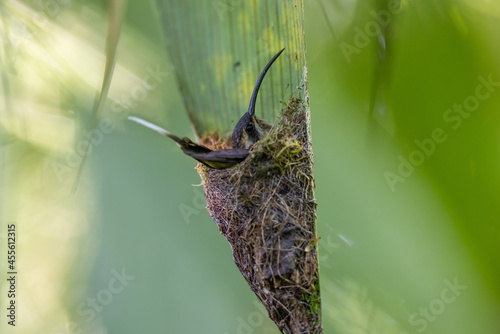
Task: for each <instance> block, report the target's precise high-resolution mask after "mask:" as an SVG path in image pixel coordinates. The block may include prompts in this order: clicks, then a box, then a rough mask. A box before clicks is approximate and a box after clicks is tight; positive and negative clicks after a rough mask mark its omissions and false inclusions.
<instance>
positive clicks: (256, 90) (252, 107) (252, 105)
mask: <svg viewBox="0 0 500 334" xmlns="http://www.w3.org/2000/svg"><path fill="white" fill-rule="evenodd" d="M284 50H285V48H283V49H281V50H280V51H279V52H278V53H277V54H275V55H274V57H273V58H272V59H271V60H270V61H269V63H267V65H266V67H265V68H264V70H263V71H262V73H261V74H260V76H259V79H257V83H256V84H255V87H254V89H253V93H252V97H251V98H250V104H249V105H248V111H247V113H248V115H249V116H251V117H253V115H255V102H256V101H257V94H259V88H260V85H261V83H262V81H263V80H264V77H265V76H266V73H267V71H268V70H269V68H270V67H271V65H272V64H273V63H274V61H275V60H276V59H277V58H278V57H279V56H280V54H281V53H282V52H283V51H284Z"/></svg>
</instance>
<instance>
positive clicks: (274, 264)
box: [197, 98, 322, 334]
mask: <svg viewBox="0 0 500 334" xmlns="http://www.w3.org/2000/svg"><path fill="white" fill-rule="evenodd" d="M306 117H307V114H306V105H305V103H304V101H303V100H300V99H296V98H292V99H291V100H290V102H289V103H288V104H287V105H286V106H284V107H283V110H282V116H281V118H280V121H279V122H278V124H277V125H276V126H275V127H274V128H273V129H272V130H271V131H270V132H269V133H268V134H267V135H266V136H265V137H264V138H263V139H262V140H260V141H259V142H257V143H256V144H255V145H254V146H253V147H252V148H251V150H250V155H249V157H248V158H247V159H245V161H243V162H242V163H241V164H238V165H236V166H234V167H232V168H228V169H211V168H208V167H206V166H204V165H202V164H198V167H197V171H198V173H199V174H200V176H201V178H202V181H203V185H204V189H205V196H206V197H207V209H208V211H209V213H210V215H211V216H212V218H213V219H214V221H215V222H216V223H217V225H218V226H219V230H220V232H221V233H222V234H223V235H224V236H225V237H226V239H227V241H228V242H229V244H230V245H231V247H232V250H233V258H234V261H235V263H236V265H237V266H238V268H239V269H240V271H241V273H242V274H243V277H245V279H246V280H247V282H248V284H249V285H250V288H251V289H252V290H253V292H254V293H255V294H256V295H257V297H258V298H259V300H260V301H261V302H262V304H264V306H265V307H266V309H267V311H268V313H269V317H270V318H271V319H272V320H273V321H274V322H275V323H276V325H277V326H278V327H279V329H280V331H281V332H282V333H294V334H295V333H297V334H298V333H322V328H321V321H320V319H321V312H320V311H321V308H320V293H319V275H318V253H317V247H316V244H317V241H318V238H317V237H316V229H315V220H316V202H315V199H314V178H313V174H312V165H313V160H312V146H311V142H310V140H309V137H308V125H307V122H306ZM202 144H204V145H206V146H208V147H210V148H212V149H221V148H229V147H230V143H229V142H227V140H223V139H221V138H220V137H218V136H217V135H215V134H211V135H208V136H206V137H205V138H204V139H203V140H202Z"/></svg>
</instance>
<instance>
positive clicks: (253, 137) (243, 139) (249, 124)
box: [232, 49, 285, 149]
mask: <svg viewBox="0 0 500 334" xmlns="http://www.w3.org/2000/svg"><path fill="white" fill-rule="evenodd" d="M284 50H285V49H281V50H280V51H279V52H278V53H277V54H275V55H274V57H273V58H272V59H271V60H270V61H269V63H267V65H266V67H265V68H264V70H263V71H262V73H261V74H260V76H259V79H257V83H256V84H255V87H254V89H253V93H252V96H251V98H250V104H249V106H248V110H247V112H246V113H245V114H244V115H243V116H242V117H241V118H240V120H239V121H238V123H236V126H235V127H234V130H233V135H232V147H233V149H250V147H252V145H253V144H255V143H256V142H258V141H259V140H261V139H262V138H263V137H264V135H265V134H266V133H267V132H268V131H269V130H270V129H271V126H270V125H269V124H267V123H266V122H265V121H264V120H261V119H259V118H257V117H256V116H255V103H256V101H257V94H258V93H259V88H260V85H261V84H262V81H263V80H264V77H265V76H266V73H267V71H268V70H269V68H270V67H271V65H272V64H273V63H274V61H275V60H276V59H277V58H278V57H279V56H280V55H281V53H282V52H283V51H284Z"/></svg>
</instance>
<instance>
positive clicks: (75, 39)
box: [0, 0, 500, 334]
mask: <svg viewBox="0 0 500 334" xmlns="http://www.w3.org/2000/svg"><path fill="white" fill-rule="evenodd" d="M221 3H222V4H226V5H228V6H237V5H238V3H239V2H238V1H213V2H210V3H209V5H207V4H205V6H206V8H208V10H215V6H220V5H221ZM298 3H299V4H300V2H298ZM392 3H393V1H367V2H363V1H339V0H304V14H305V34H306V46H307V48H306V50H307V67H308V80H309V94H310V107H311V117H312V140H313V145H314V157H315V169H314V172H315V177H316V196H317V202H318V220H317V224H318V235H319V236H321V237H322V239H321V241H320V242H319V252H320V267H321V269H320V275H321V289H322V308H323V326H324V330H325V333H340V334H344V333H346V334H347V333H349V334H350V333H397V334H408V333H411V334H413V333H429V334H431V333H433V334H434V333H440V334H448V333H460V334H461V333H463V334H469V333H478V334H493V333H499V332H500V320H499V319H500V318H499V316H498V315H499V312H500V305H499V302H500V270H499V268H500V267H499V265H500V230H499V225H500V205H499V199H500V158H499V157H500V154H499V153H500V150H499V149H500V147H499V144H500V128H499V127H500V89H499V88H500V44H499V43H498V38H499V37H500V36H499V31H500V5H499V4H498V3H497V2H495V1H487V0H480V1H469V0H461V1H459V0H455V1H452V0H449V1H444V0H443V1H439V2H435V1H415V0H412V1H410V0H404V1H401V9H398V10H397V11H396V10H392V11H391V9H393V8H392V7H391V6H392ZM154 5H155V3H154V2H140V1H130V2H129V3H128V5H127V10H126V13H125V16H124V21H123V24H122V31H121V37H120V41H119V43H118V49H117V62H116V66H115V68H114V75H113V80H112V82H111V86H110V90H109V99H108V100H107V102H106V103H105V105H104V106H103V108H102V110H101V111H100V113H99V115H98V118H97V119H98V122H100V123H98V127H97V129H99V131H94V132H88V133H87V134H88V136H90V138H91V143H92V145H91V147H90V149H89V151H88V155H87V157H86V159H85V164H84V165H83V169H82V172H81V175H80V178H79V180H78V188H77V191H76V193H74V194H72V193H71V188H72V186H73V184H74V182H75V175H76V170H77V169H78V167H77V166H78V163H79V158H78V156H79V155H78V154H76V155H75V154H74V152H75V151H74V150H76V149H78V148H76V147H78V144H79V142H81V138H85V137H86V136H87V135H86V134H85V133H79V132H78V131H77V130H78V129H81V128H83V129H89V128H88V124H89V123H91V122H92V119H93V118H92V115H93V103H94V99H95V97H96V95H95V94H96V90H99V89H100V87H101V84H102V76H103V73H104V69H105V65H104V64H105V44H106V33H107V26H108V14H107V5H105V4H103V3H102V2H101V1H85V2H81V3H80V2H73V1H67V0H64V1H63V0H59V1H56V0H53V1H46V2H42V3H35V2H18V1H8V2H3V3H2V4H1V5H0V10H1V14H2V16H1V17H2V20H1V22H0V31H1V33H2V35H1V38H2V40H3V43H2V49H1V54H0V55H1V60H2V63H1V66H2V67H1V75H2V78H1V79H2V80H1V85H2V90H1V96H0V110H1V112H2V119H1V135H2V138H1V140H2V145H1V148H0V151H1V153H0V154H1V161H2V179H1V181H0V182H1V185H0V187H1V189H2V201H1V202H2V203H1V205H2V207H1V214H0V217H1V219H2V230H1V231H0V233H1V234H0V235H1V237H2V244H5V243H4V241H5V238H6V234H5V232H6V225H7V224H8V223H11V222H16V224H17V225H18V240H19V241H18V247H19V252H20V253H19V259H18V261H19V272H20V279H21V281H20V283H19V284H20V285H19V286H18V289H19V302H18V304H19V317H18V322H19V323H18V326H17V327H16V328H15V329H13V328H11V327H10V326H8V325H7V324H6V321H5V316H2V319H3V320H2V321H1V322H0V332H2V333H51V334H52V333H53V334H59V333H157V332H160V333H162V332H163V333H222V334H225V333H245V334H246V333H264V334H265V333H278V330H277V329H276V327H275V325H274V324H273V323H272V322H271V321H270V320H269V319H267V316H265V315H264V311H263V307H262V306H260V305H259V304H258V302H257V299H256V297H255V296H254V295H253V293H252V292H251V291H250V289H249V288H248V286H247V284H246V282H245V281H244V279H243V278H242V277H241V274H240V273H239V271H238V269H237V268H236V266H235V265H234V263H233V260H232V255H231V249H230V247H229V245H228V244H227V242H226V241H225V239H224V238H223V236H222V235H221V234H220V233H219V231H218V229H217V227H216V225H215V223H214V222H213V221H212V220H211V218H210V217H209V215H208V213H207V212H206V210H205V209H204V207H205V199H204V197H203V190H202V187H201V186H199V185H200V183H201V181H200V178H199V176H198V175H197V173H196V172H195V171H194V166H195V163H194V162H193V161H192V160H191V159H190V158H188V157H186V156H184V155H183V154H182V152H181V151H180V150H179V149H178V148H177V147H176V145H175V144H174V143H173V142H171V141H169V140H167V139H164V138H162V137H161V136H159V135H158V134H156V133H154V132H152V131H150V130H148V129H146V128H142V127H139V126H137V125H136V124H132V123H131V122H128V121H125V120H123V118H124V115H128V114H130V115H139V116H141V117H144V118H147V119H148V120H150V121H153V122H155V123H158V124H161V125H162V126H165V127H166V128H168V129H169V130H171V131H173V132H174V133H176V134H178V135H180V136H189V137H193V135H192V129H191V125H190V122H189V119H188V116H187V113H186V111H185V107H184V104H183V100H182V97H181V95H180V93H179V91H178V88H177V84H176V82H175V76H174V74H173V68H172V65H171V62H170V60H169V57H168V53H167V50H166V48H165V44H164V42H163V37H162V35H161V22H160V20H159V18H158V15H157V12H156V10H155V7H154ZM387 13H388V14H387ZM188 14H189V13H186V15H188ZM386 23H387V24H386ZM377 27H378V28H377ZM271 51H275V50H271ZM271 51H270V52H271ZM242 66H244V64H242ZM151 73H156V76H154V75H153V76H152V77H153V78H155V79H151V80H150V81H148V84H149V85H150V86H148V88H147V89H145V88H144V87H145V86H144V85H143V83H142V82H143V80H144V78H145V77H146V76H147V75H151ZM150 78H151V77H150ZM155 80H156V81H155ZM488 82H489V83H488ZM263 88H264V86H263ZM245 101H246V98H245ZM461 105H462V107H461ZM460 108H461V109H460ZM103 120H108V121H109V122H108V121H103ZM87 131H90V130H87ZM75 133H77V135H75ZM68 166H69V167H68ZM4 249H5V247H4V246H2V255H0V256H1V258H2V259H4V258H5V256H4V255H3V252H4V251H5V250H4ZM1 264H2V268H1V269H2V272H6V271H7V270H6V268H5V265H6V263H5V262H4V260H2V262H1ZM2 284H3V285H2V287H1V289H2V291H1V292H2V294H1V298H0V305H1V307H2V309H4V305H6V304H5V303H6V301H7V298H6V297H5V296H6V293H5V292H6V289H7V286H6V285H5V284H4V283H3V280H2Z"/></svg>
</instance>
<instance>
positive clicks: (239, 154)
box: [128, 48, 285, 169]
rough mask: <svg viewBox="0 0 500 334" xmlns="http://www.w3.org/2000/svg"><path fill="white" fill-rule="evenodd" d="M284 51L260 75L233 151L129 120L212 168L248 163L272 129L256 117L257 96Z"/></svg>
mask: <svg viewBox="0 0 500 334" xmlns="http://www.w3.org/2000/svg"><path fill="white" fill-rule="evenodd" d="M284 50H285V49H284V48H283V49H281V50H280V51H279V52H278V53H276V54H275V55H274V57H273V58H272V59H271V60H270V61H269V62H268V63H267V65H266V67H264V70H263V71H262V72H261V73H260V76H259V78H258V79H257V83H256V84H255V87H254V89H253V92H252V96H251V97H250V104H249V105H248V110H247V112H246V113H245V114H244V115H243V116H242V117H241V118H240V120H239V121H238V123H236V126H235V127H234V130H233V134H232V136H231V140H232V143H231V147H232V148H231V149H222V150H216V151H215V150H211V149H209V148H208V147H205V146H203V145H198V144H196V143H194V142H193V141H192V140H191V139H189V138H187V137H184V138H182V139H181V138H179V137H177V136H176V135H174V134H172V133H171V132H169V131H167V130H165V129H163V128H161V127H159V126H158V125H155V124H153V123H150V122H148V121H145V120H143V119H141V118H138V117H134V116H129V117H128V119H129V120H131V121H134V122H137V123H139V124H141V125H144V126H146V127H148V128H150V129H152V130H155V131H157V132H159V133H160V134H162V135H164V136H167V137H169V138H171V139H172V140H174V141H175V142H176V143H177V144H178V145H179V147H180V148H181V150H182V151H183V152H184V153H185V154H186V155H189V156H190V157H192V158H194V159H195V160H197V161H199V162H201V163H202V164H204V165H206V166H208V167H210V168H215V169H223V168H229V167H232V166H234V165H236V164H238V163H240V162H242V161H243V160H245V158H246V157H247V156H248V154H249V150H250V148H251V147H252V145H253V144H255V143H256V142H258V141H259V140H260V139H262V138H263V137H264V135H265V134H266V133H267V132H268V131H269V130H270V129H271V126H270V125H269V124H267V123H266V122H265V121H264V120H262V119H259V118H257V117H256V116H255V104H256V101H257V94H258V93H259V89H260V85H261V84H262V81H263V80H264V77H265V76H266V73H267V71H268V70H269V68H270V67H271V65H272V64H273V63H274V61H275V60H276V59H277V58H278V57H279V56H280V55H281V53H282V52H283V51H284Z"/></svg>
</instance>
